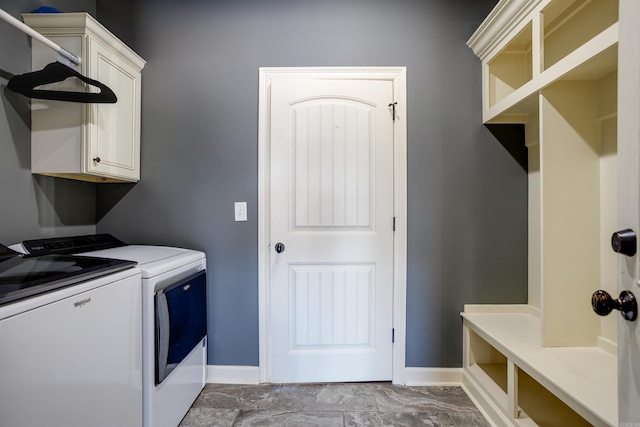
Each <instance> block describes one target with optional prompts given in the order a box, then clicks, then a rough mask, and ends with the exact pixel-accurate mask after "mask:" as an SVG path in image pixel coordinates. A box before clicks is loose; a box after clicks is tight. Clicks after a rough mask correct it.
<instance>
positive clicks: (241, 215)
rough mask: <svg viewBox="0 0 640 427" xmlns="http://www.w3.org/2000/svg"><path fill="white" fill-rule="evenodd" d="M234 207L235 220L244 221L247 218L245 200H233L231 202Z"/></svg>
mask: <svg viewBox="0 0 640 427" xmlns="http://www.w3.org/2000/svg"><path fill="white" fill-rule="evenodd" d="M233 206H234V208H235V212H236V215H235V220H236V221H246V220H247V202H235V203H234V204H233Z"/></svg>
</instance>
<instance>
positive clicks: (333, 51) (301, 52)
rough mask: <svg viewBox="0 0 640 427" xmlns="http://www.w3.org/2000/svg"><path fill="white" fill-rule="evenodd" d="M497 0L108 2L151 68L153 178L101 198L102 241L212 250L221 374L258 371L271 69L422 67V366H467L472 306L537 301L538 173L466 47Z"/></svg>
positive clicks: (418, 309)
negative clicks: (112, 237)
mask: <svg viewBox="0 0 640 427" xmlns="http://www.w3.org/2000/svg"><path fill="white" fill-rule="evenodd" d="M495 3H496V2H495V0H482V1H480V0H457V1H444V0H396V1H388V0H349V1H345V0H322V1H318V0H269V1H265V0H235V1H228V0H225V1H223V0H217V1H190V0H183V1H180V2H171V1H150V0H148V1H143V0H139V1H137V2H134V3H133V4H132V3H130V2H127V1H125V0H118V1H115V2H114V1H113V0H112V1H106V0H105V1H101V0H98V5H97V7H98V16H99V19H100V20H101V21H102V22H103V23H104V24H105V25H106V26H107V27H109V28H111V29H112V31H113V32H114V33H116V34H117V35H119V36H120V37H121V38H122V39H123V40H125V41H126V42H127V43H129V44H130V45H131V46H132V47H134V49H135V50H136V51H137V52H138V53H139V54H140V55H142V56H143V57H144V58H145V59H146V60H147V61H148V64H147V66H146V68H145V70H144V74H143V76H144V77H143V107H142V180H141V182H140V183H138V184H137V185H135V186H125V187H122V186H115V185H109V186H100V187H99V188H98V213H97V215H98V224H97V227H98V231H100V232H111V233H114V234H116V235H117V236H120V237H121V238H122V239H125V240H128V241H130V242H141V243H154V244H170V245H178V246H186V247H192V248H196V249H201V250H204V251H206V253H207V255H208V267H209V288H208V289H209V307H210V310H209V330H210V347H209V363H210V364H217V365H254V366H256V365H258V285H257V280H258V279H257V276H258V273H257V222H256V217H257V215H256V208H257V206H256V205H257V197H258V189H257V182H258V177H257V110H258V102H257V101H258V99H257V96H258V67H262V66H365V65H403V66H407V73H408V110H409V111H408V114H409V115H408V137H409V140H408V145H409V146H408V150H409V159H408V174H409V176H408V180H409V195H408V196H409V197H408V199H409V202H408V203H409V206H408V208H409V224H408V227H409V242H408V284H407V286H408V289H407V291H408V296H407V298H408V300H407V366H415V367H420V366H425V367H455V366H461V353H462V346H461V339H462V327H461V320H460V317H459V312H460V311H461V310H462V306H463V304H464V303H488V302H492V303H523V302H526V295H527V292H526V280H527V253H526V247H527V244H526V232H527V224H526V220H527V182H526V173H525V172H524V171H523V169H522V168H521V167H520V166H519V165H518V163H517V162H516V161H515V160H514V159H513V158H511V157H510V156H509V154H508V153H507V151H506V150H505V149H504V148H503V147H502V146H501V145H500V144H499V143H497V141H496V140H495V138H494V137H493V136H492V135H491V134H490V132H489V131H488V130H487V129H485V128H484V127H483V126H482V124H481V111H480V109H481V101H480V97H481V87H480V62H479V61H478V60H477V58H475V56H474V55H473V53H472V52H471V50H470V49H469V48H468V47H467V46H466V45H465V42H466V40H467V38H468V37H469V36H470V35H471V33H472V32H473V31H474V30H475V28H476V27H477V25H478V24H479V23H480V21H481V20H482V19H483V18H484V16H486V14H487V13H488V12H489V11H490V10H491V8H492V7H493V6H494V4H495ZM234 201H247V202H248V212H249V221H248V222H246V223H236V222H233V202H234Z"/></svg>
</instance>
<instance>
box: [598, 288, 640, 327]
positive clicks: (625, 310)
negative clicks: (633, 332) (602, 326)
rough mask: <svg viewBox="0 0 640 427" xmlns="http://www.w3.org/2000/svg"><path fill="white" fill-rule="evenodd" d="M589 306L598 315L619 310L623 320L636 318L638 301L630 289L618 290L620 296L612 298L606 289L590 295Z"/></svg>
mask: <svg viewBox="0 0 640 427" xmlns="http://www.w3.org/2000/svg"><path fill="white" fill-rule="evenodd" d="M591 307H592V308H593V311H595V312H596V313H597V314H599V315H600V316H606V315H607V314H609V313H611V311H612V310H614V309H615V310H620V314H621V315H622V317H623V318H624V319H625V320H629V321H632V320H636V317H638V303H637V302H636V297H635V296H634V295H633V294H632V293H631V292H630V291H622V292H620V297H619V298H617V299H613V298H612V297H611V295H609V293H608V292H607V291H603V290H599V291H595V292H594V293H593V295H592V296H591Z"/></svg>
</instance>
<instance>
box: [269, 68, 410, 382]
mask: <svg viewBox="0 0 640 427" xmlns="http://www.w3.org/2000/svg"><path fill="white" fill-rule="evenodd" d="M295 77H300V78H307V79H309V78H315V79H345V78H350V79H362V80H373V79H375V80H387V81H391V82H393V93H394V99H392V100H389V102H390V103H392V102H393V103H396V105H395V114H396V116H395V123H394V128H393V139H394V147H393V156H394V160H393V162H394V165H393V175H394V188H393V190H394V200H393V209H394V217H395V233H394V238H393V245H394V255H393V258H394V259H393V328H394V345H393V373H392V375H393V379H392V381H393V383H394V384H405V351H406V287H407V280H406V276H407V108H406V99H407V96H406V87H407V84H406V67H286V68H281V67H268V68H260V70H259V93H258V101H259V107H258V311H259V352H260V367H259V371H260V382H261V383H269V382H271V363H272V361H271V330H270V325H271V319H270V310H269V307H270V297H271V293H270V279H269V278H270V272H269V268H270V263H269V255H270V243H271V242H270V227H269V224H270V218H269V202H270V198H269V195H270V194H269V192H270V183H269V174H270V170H269V167H270V166H269V165H270V158H269V153H270V144H271V141H270V128H269V125H270V114H269V110H270V102H271V97H270V83H271V81H273V80H274V79H279V78H295Z"/></svg>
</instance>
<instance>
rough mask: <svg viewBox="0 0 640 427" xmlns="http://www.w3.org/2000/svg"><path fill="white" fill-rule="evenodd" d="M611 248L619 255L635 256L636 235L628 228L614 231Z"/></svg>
mask: <svg viewBox="0 0 640 427" xmlns="http://www.w3.org/2000/svg"><path fill="white" fill-rule="evenodd" d="M611 248H612V249H613V251H614V252H617V253H619V254H623V255H626V256H634V255H635V254H636V233H635V232H634V231H633V230H632V229H630V228H627V229H626V230H620V231H616V232H615V233H613V235H612V236H611Z"/></svg>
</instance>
